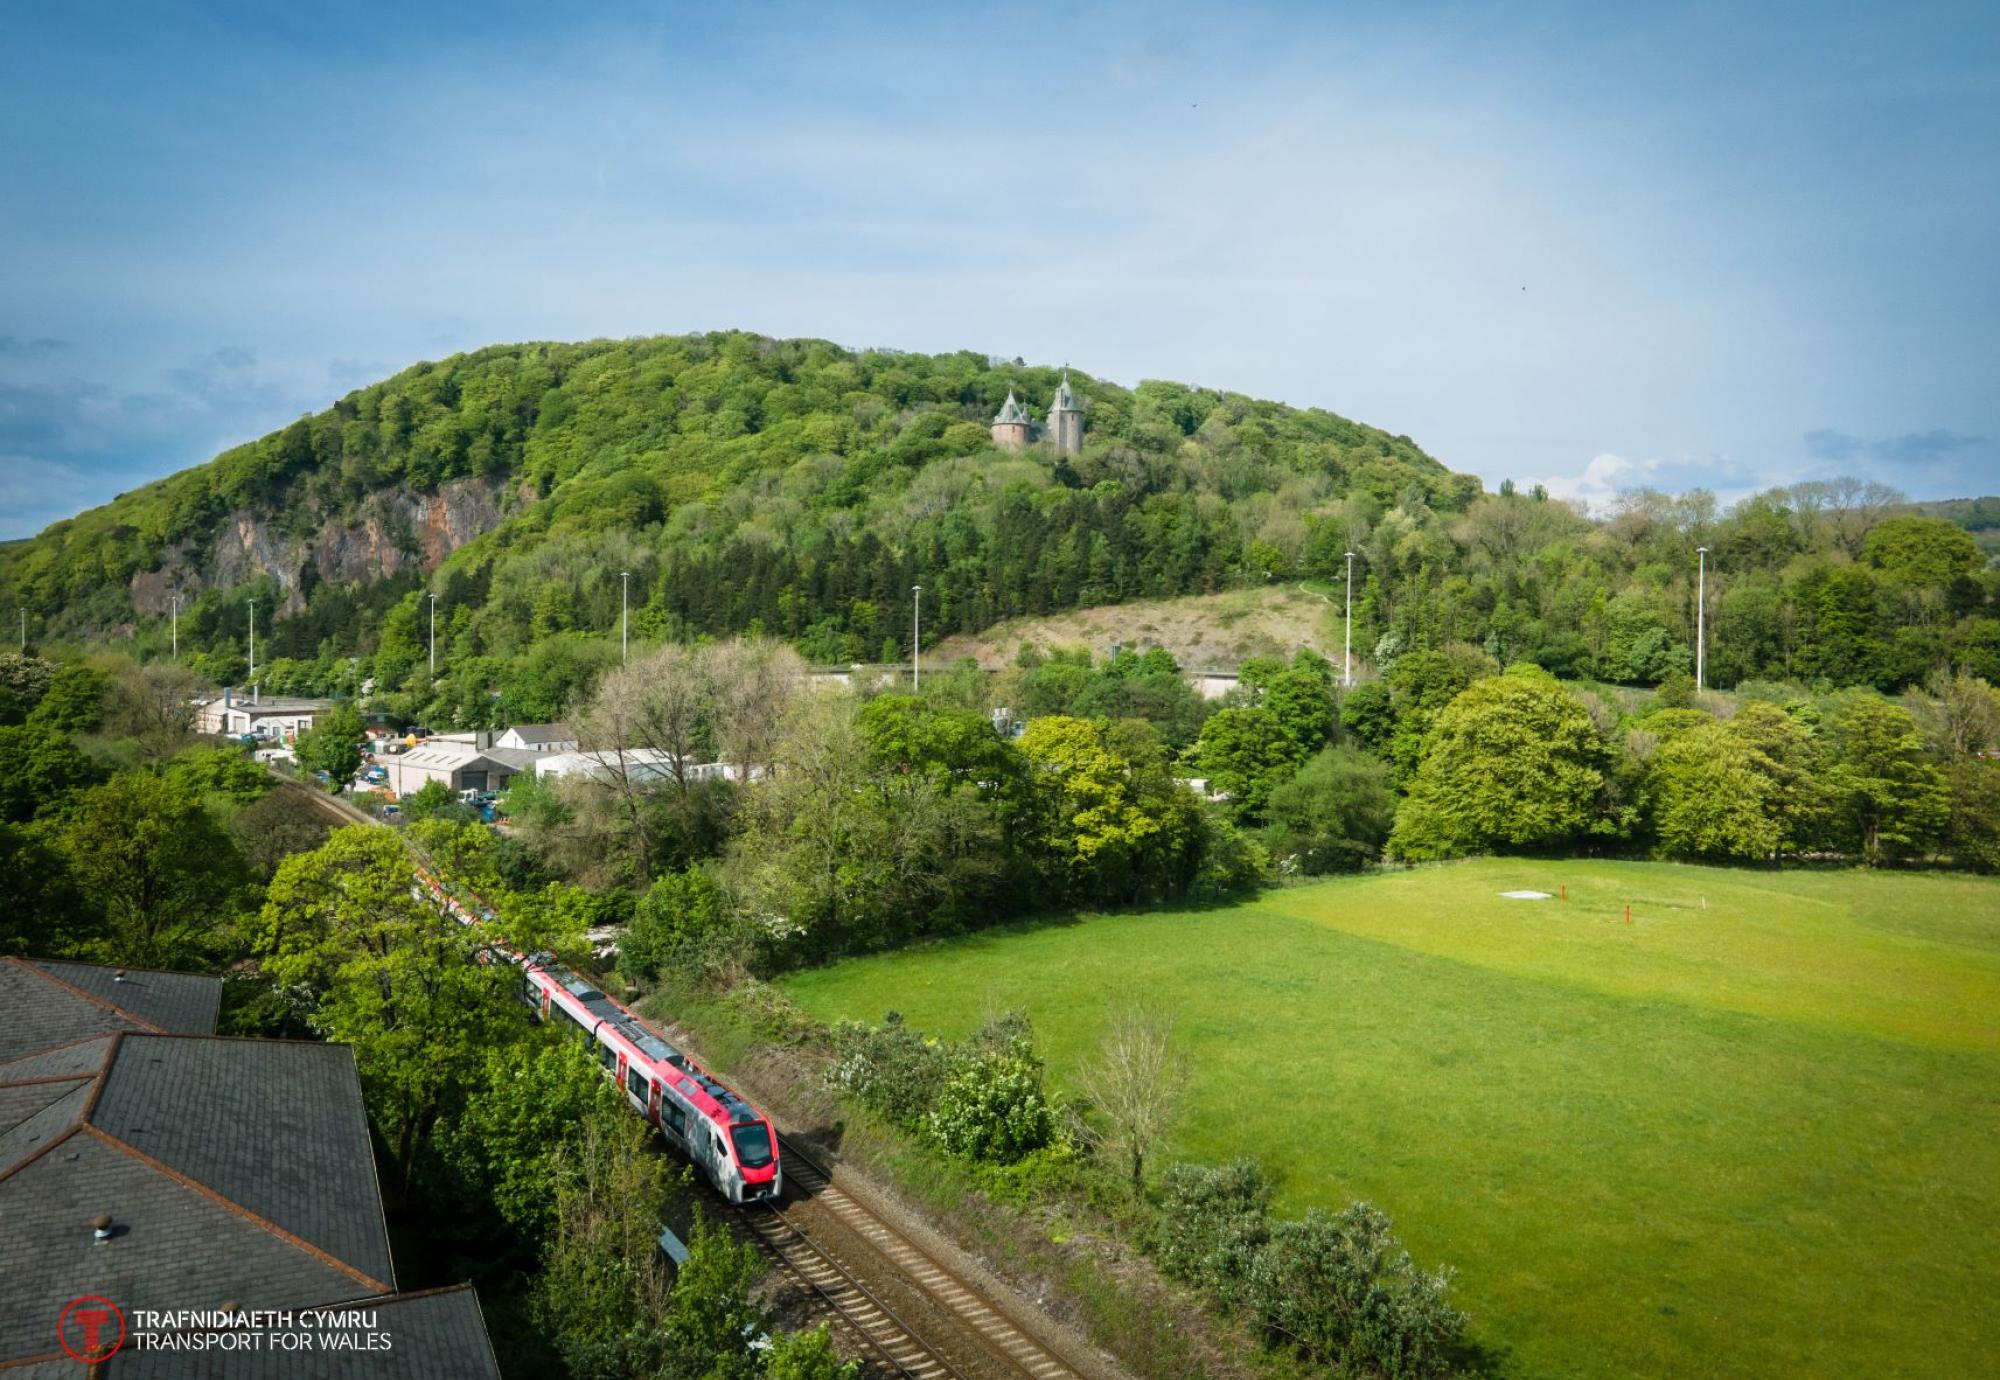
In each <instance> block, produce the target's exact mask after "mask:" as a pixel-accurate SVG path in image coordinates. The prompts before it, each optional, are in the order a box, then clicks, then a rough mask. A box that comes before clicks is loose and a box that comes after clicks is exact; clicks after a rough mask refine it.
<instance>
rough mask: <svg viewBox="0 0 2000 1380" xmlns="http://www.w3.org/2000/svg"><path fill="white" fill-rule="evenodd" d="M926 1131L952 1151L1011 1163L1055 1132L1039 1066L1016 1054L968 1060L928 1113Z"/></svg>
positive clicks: (1046, 1140) (925, 1120)
mask: <svg viewBox="0 0 2000 1380" xmlns="http://www.w3.org/2000/svg"><path fill="white" fill-rule="evenodd" d="M924 1134H925V1135H926V1136H927V1137H928V1138H929V1139H930V1141H931V1143H932V1144H934V1145H936V1146H937V1147H938V1148H940V1149H942V1150H944V1151H946V1152H947V1153H949V1154H953V1155H958V1156H960V1157H962V1158H964V1159H969V1160H984V1161H987V1162H990V1163H994V1164H1012V1163H1014V1162H1015V1161H1016V1160H1019V1159H1020V1158H1021V1157H1022V1156H1023V1155H1026V1154H1028V1153H1029V1152H1031V1151H1034V1150H1040V1149H1041V1148H1043V1147H1044V1146H1046V1145H1048V1144H1050V1143H1051V1142H1053V1141H1054V1140H1055V1134H1056V1118H1055V1112H1054V1110H1053V1109H1052V1108H1051V1107H1050V1106H1049V1102H1048V1098H1047V1097H1046V1096H1045V1095H1044V1094H1043V1092H1042V1070H1041V1066H1040V1065H1039V1064H1037V1063H1036V1062H1035V1061H1034V1060H1032V1059H1029V1058H1025V1057H1023V1056H1021V1055H1018V1054H988V1055H985V1056H982V1057H978V1058H974V1059H971V1060H968V1061H966V1062H965V1063H963V1064H961V1065H960V1066H959V1068H958V1070H957V1072H956V1073H954V1074H953V1076H952V1079H951V1081H950V1082H949V1083H946V1084H945V1086H944V1090H943V1091H942V1092H941V1093H939V1094H938V1100H937V1106H936V1107H934V1108H933V1109H932V1110H931V1113H930V1115H929V1116H927V1117H925V1118H924Z"/></svg>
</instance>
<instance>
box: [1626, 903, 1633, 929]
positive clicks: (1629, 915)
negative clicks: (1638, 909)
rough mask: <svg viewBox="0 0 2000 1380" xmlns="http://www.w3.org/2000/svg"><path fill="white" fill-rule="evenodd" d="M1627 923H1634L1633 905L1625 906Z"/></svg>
mask: <svg viewBox="0 0 2000 1380" xmlns="http://www.w3.org/2000/svg"><path fill="white" fill-rule="evenodd" d="M1625 923H1626V924H1628V925H1629V924H1631V923H1632V907H1630V906H1627V907H1625Z"/></svg>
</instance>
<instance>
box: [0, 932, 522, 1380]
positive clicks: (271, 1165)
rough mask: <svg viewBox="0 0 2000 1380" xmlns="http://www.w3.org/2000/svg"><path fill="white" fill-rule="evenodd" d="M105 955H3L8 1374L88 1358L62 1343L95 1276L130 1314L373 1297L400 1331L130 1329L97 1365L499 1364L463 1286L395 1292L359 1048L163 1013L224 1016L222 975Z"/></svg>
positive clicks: (450, 1371) (1, 1144)
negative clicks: (273, 1341) (293, 1345)
mask: <svg viewBox="0 0 2000 1380" xmlns="http://www.w3.org/2000/svg"><path fill="white" fill-rule="evenodd" d="M113 972H114V970H111V969H101V970H99V969H91V968H89V967H88V966H87V965H77V964H55V963H52V964H47V965H42V966H37V965H35V964H31V963H28V962H25V961H20V960H12V959H9V960H5V961H0V1242H4V1246H0V1373H4V1374H0V1380H14V1377H15V1376H30V1375H32V1376H41V1375H50V1376H56V1375H61V1376H82V1375H84V1374H85V1373H86V1372H85V1369H84V1367H83V1366H82V1365H81V1364H80V1363H78V1362H76V1361H74V1360H71V1359H70V1358H68V1357H66V1356H64V1355H62V1354H61V1353H59V1352H58V1353H51V1352H50V1350H49V1344H50V1341H51V1333H52V1331H53V1329H54V1324H55V1320H56V1318H57V1317H58V1315H59V1314H60V1313H61V1311H62V1309H63V1306H64V1305H65V1304H66V1303H68V1302H69V1301H70V1300H72V1299H74V1298H76V1297H78V1296H79V1295H83V1294H100V1295H102V1296H104V1297H106V1298H109V1299H111V1300H113V1301H114V1302H116V1303H117V1304H118V1306H120V1307H121V1308H123V1309H125V1310H126V1311H127V1312H128V1314H129V1313H130V1312H131V1311H132V1310H134V1309H156V1310H168V1309H186V1308H216V1307H219V1306H221V1305H222V1304H224V1303H231V1304H234V1305H235V1306H237V1307H238V1308H242V1309H270V1310H277V1309H289V1310H298V1309H301V1308H308V1307H313V1306H334V1305H340V1304H343V1303H353V1301H355V1300H361V1301H362V1302H361V1303H359V1304H354V1306H357V1307H367V1308H374V1309H377V1310H379V1328H378V1330H381V1331H385V1332H389V1333H390V1334H391V1335H392V1338H393V1345H392V1349H391V1350H390V1351H388V1352H380V1351H374V1352H370V1351H331V1352H273V1353H261V1354H260V1353H248V1352H240V1351H232V1352H218V1353H194V1352H182V1351H175V1352H137V1351H132V1350H128V1351H124V1352H121V1353H119V1355H117V1356H116V1357H114V1358H112V1360H111V1361H110V1362H109V1363H108V1364H106V1365H104V1366H101V1367H100V1368H99V1370H98V1371H96V1372H94V1374H97V1375H100V1376H106V1375H108V1376H118V1377H125V1376H131V1377H135V1378H137V1377H151V1376H161V1377H165V1376H175V1377H179V1376H209V1375H216V1376H220V1375H223V1374H225V1373H226V1374H227V1375H229V1376H238V1375H245V1376H251V1377H253V1378H254V1377H262V1376H268V1377H271V1378H272V1380H347V1377H355V1380H361V1377H368V1380H376V1378H377V1377H384V1378H386V1380H403V1378H406V1380H456V1378H457V1377H460V1376H464V1377H468V1380H496V1378H497V1376H498V1375H499V1370H498V1367H497V1365H496V1364H495V1362H494V1358H493V1350H492V1346H491V1344H490V1342H489V1341H488V1340H487V1337H486V1328H485V1322H484V1320H483V1319H482V1317H481V1315H480V1312H479V1305H478V1300H477V1299H476V1298H475V1297H474V1295H473V1294H472V1292H471V1290H470V1287H469V1286H461V1287H460V1288H457V1289H450V1290H439V1291H435V1292H431V1293H420V1294H409V1295H398V1294H395V1293H394V1290H395V1274H394V1264H393V1262H392V1260H391V1257H390V1253H389V1236H388V1228H387V1224H386V1222H385V1220H384V1218H383V1213H382V1195H381V1191H380V1188H379V1187H378V1185H377V1183H376V1180H375V1160H374V1153H373V1150H372V1147H371V1145H370V1143H369V1136H368V1122H367V1116H366V1112H365V1109H364V1107H363V1104H362V1099H361V1085H360V1080H359V1078H358V1076H357V1074H356V1070H355V1065H354V1054H353V1051H352V1050H350V1049H349V1048H347V1047H346V1046H344V1045H323V1044H314V1043H310V1042H303V1041H280V1040H231V1039H218V1038H216V1037H214V1036H210V1035H187V1034H173V1033H161V1031H160V1030H158V1029H157V1028H154V1027H157V1026H158V1025H161V1024H164V1023H169V1022H171V1023H174V1024H177V1025H180V1026H205V1025H207V1024H210V1023H212V1022H213V1020H214V1013H215V1009H216V1000H217V992H218V990H219V984H217V983H216V982H215V980H214V979H195V978H189V977H188V976H187V975H184V974H145V973H136V972H132V971H128V972H127V973H126V977H127V979H128V981H127V982H123V983H117V984H115V985H114V984H112V983H111V980H110V979H111V976H112V974H113ZM72 979H74V980H72ZM160 979H167V980H165V981H162V980H160ZM98 990H101V991H103V992H104V993H105V994H106V995H105V996H102V997H100V996H98V995H97V994H96V992H97V991H98ZM114 999H115V1000H118V1001H121V1002H127V1003H129V1006H130V1007H136V1008H140V1009H141V1010H142V1011H143V1012H144V1014H143V1015H142V1014H140V1011H135V1010H132V1009H125V1010H120V1009H117V1008H115V1007H114V1006H112V1005H111V1004H110V1002H111V1001H112V1000H114ZM99 1214H108V1215H109V1216H110V1217H111V1219H112V1222H113V1224H114V1225H113V1227H112V1235H111V1237H110V1239H108V1240H105V1241H98V1240H97V1239H95V1236H94V1234H93V1232H92V1230H91V1220H92V1219H93V1218H95V1217H97V1216H98V1215H99Z"/></svg>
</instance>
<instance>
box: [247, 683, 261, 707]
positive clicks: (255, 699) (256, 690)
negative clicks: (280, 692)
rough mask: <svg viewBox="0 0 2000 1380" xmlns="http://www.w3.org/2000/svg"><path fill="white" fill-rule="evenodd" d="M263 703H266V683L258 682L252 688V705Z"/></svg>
mask: <svg viewBox="0 0 2000 1380" xmlns="http://www.w3.org/2000/svg"><path fill="white" fill-rule="evenodd" d="M263 702H264V683H263V682H262V681H258V682H257V683H256V684H255V685H253V686H251V687H250V703H252V704H262V703H263Z"/></svg>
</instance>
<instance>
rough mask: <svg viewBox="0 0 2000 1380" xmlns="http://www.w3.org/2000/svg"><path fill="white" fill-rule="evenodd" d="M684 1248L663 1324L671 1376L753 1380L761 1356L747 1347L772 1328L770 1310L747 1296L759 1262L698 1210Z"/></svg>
mask: <svg viewBox="0 0 2000 1380" xmlns="http://www.w3.org/2000/svg"><path fill="white" fill-rule="evenodd" d="M687 1246H688V1258H687V1260H686V1261H685V1262H683V1264H682V1265H681V1267H680V1269H679V1270H678V1271H677V1272H676V1273H675V1276H674V1288H673V1293H672V1295H671V1296H670V1297H669V1298H668V1300H667V1311H666V1317H665V1319H664V1320H663V1326H664V1330H665V1332H666V1336H667V1341H668V1345H669V1346H670V1347H671V1348H672V1351H673V1354H674V1358H675V1365H674V1367H673V1370H674V1372H675V1373H676V1374H678V1375H683V1376H689V1377H692V1378H693V1380H756V1377H757V1376H758V1375H759V1374H760V1372H761V1371H762V1370H763V1366H764V1358H763V1357H762V1356H761V1355H760V1354H759V1352H758V1350H757V1348H756V1347H754V1346H753V1345H752V1343H754V1342H756V1341H758V1340H759V1339H761V1338H763V1337H764V1336H765V1335H767V1334H768V1333H769V1332H770V1330H771V1327H772V1325H773V1315H772V1313H771V1310H770V1309H768V1308H766V1307H764V1306H763V1305H762V1304H760V1303H759V1302H757V1300H756V1299H755V1298H754V1297H753V1296H752V1294H751V1291H752V1290H753V1289H755V1288H756V1287H757V1284H758V1281H760V1280H762V1279H763V1277H764V1271H765V1265H764V1258H763V1257H762V1256H761V1255H759V1254H758V1253H757V1248H756V1247H755V1246H752V1245H751V1244H750V1243H748V1242H747V1241H746V1242H738V1241H737V1240H736V1239H735V1238H734V1237H733V1236H731V1235H730V1234H729V1232H728V1230H727V1229H725V1228H723V1227H721V1226H719V1225H717V1224H716V1223H713V1222H710V1221H709V1220H708V1219H707V1218H706V1217H705V1216H704V1215H702V1214H701V1213H700V1212H697V1213H696V1215H695V1221H694V1229H693V1230H692V1231H690V1232H689V1233H688V1243H687ZM795 1359H796V1360H798V1361H800V1362H804V1361H805V1360H806V1359H807V1357H806V1355H805V1354H803V1353H801V1354H798V1355H797V1356H796V1357H795Z"/></svg>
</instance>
